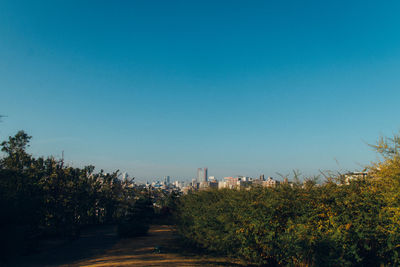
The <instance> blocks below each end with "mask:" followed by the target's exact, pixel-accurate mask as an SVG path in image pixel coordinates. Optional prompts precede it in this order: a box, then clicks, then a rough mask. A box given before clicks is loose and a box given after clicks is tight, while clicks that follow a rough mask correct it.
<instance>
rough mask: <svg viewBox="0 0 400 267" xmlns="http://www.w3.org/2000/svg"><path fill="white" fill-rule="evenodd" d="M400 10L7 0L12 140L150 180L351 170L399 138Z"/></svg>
mask: <svg viewBox="0 0 400 267" xmlns="http://www.w3.org/2000/svg"><path fill="white" fill-rule="evenodd" d="M399 12H400V3H398V2H396V1H389V2H387V4H385V5H382V4H378V3H376V2H374V1H354V2H351V3H349V2H344V1H335V2H330V3H325V2H324V3H322V2H320V1H311V2H309V3H307V4H306V3H300V2H298V1H289V2H285V4H283V3H280V2H263V1H255V2H249V3H243V2H241V3H240V4H239V2H236V1H218V2H217V3H214V2H213V1H201V3H200V2H191V1H190V2H181V1H168V2H165V1H155V3H150V2H142V1H129V2H118V3H112V4H111V3H109V2H106V1H96V3H94V2H90V1H79V2H78V1H67V2H62V3H53V2H48V1H47V2H46V1H35V2H32V1H1V3H0V36H2V42H0V58H1V59H2V60H0V81H1V84H0V92H1V98H0V115H5V116H6V117H4V118H2V122H0V139H1V140H2V141H3V140H5V139H6V138H7V137H8V136H13V135H14V134H16V133H17V131H18V130H25V131H26V132H27V133H28V134H29V135H32V136H33V138H32V140H31V146H30V147H29V149H28V151H29V152H30V153H32V154H33V155H35V156H54V157H56V158H61V154H62V151H64V155H65V156H64V158H65V162H66V163H67V164H70V165H72V166H76V167H82V166H85V165H94V166H96V170H100V169H104V170H105V171H107V172H113V171H115V170H118V169H119V170H121V171H123V172H127V173H129V175H130V177H136V179H137V180H139V181H146V180H150V179H152V178H154V177H160V178H162V177H164V176H166V175H169V176H170V177H184V178H186V179H191V178H196V177H197V175H196V169H197V168H198V167H200V166H207V167H208V168H209V169H210V170H212V171H211V174H212V175H213V176H216V177H223V176H224V175H247V176H252V177H258V176H259V175H260V174H261V173H264V174H265V175H266V176H273V177H277V175H276V173H281V174H283V175H286V174H288V173H291V171H292V170H300V171H301V172H302V173H304V175H310V176H311V175H316V174H319V171H320V170H332V171H341V172H346V171H355V170H362V169H363V168H364V166H365V165H368V164H369V163H370V162H371V161H374V160H375V159H376V157H377V156H376V153H375V152H374V151H373V149H371V148H370V147H369V146H368V144H374V143H375V142H376V140H377V139H378V137H379V136H391V135H392V133H396V132H398V131H399V130H400V127H399V126H400V119H399V118H398V116H397V114H400V107H399V105H398V99H399V98H400V90H399V89H398V84H399V83H400V76H399V75H398V70H399V68H400V38H399V37H398V34H397V32H398V28H399V26H400V20H399V19H398V14H399Z"/></svg>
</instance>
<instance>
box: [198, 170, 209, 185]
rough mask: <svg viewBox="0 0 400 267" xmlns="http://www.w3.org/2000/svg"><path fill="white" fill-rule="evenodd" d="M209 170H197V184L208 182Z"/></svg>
mask: <svg viewBox="0 0 400 267" xmlns="http://www.w3.org/2000/svg"><path fill="white" fill-rule="evenodd" d="M207 177H208V168H198V169H197V182H199V183H200V182H207V180H208V179H207Z"/></svg>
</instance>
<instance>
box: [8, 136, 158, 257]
mask: <svg viewBox="0 0 400 267" xmlns="http://www.w3.org/2000/svg"><path fill="white" fill-rule="evenodd" d="M30 139H31V136H29V135H28V134H26V133H25V132H23V131H20V132H18V133H17V134H16V135H15V136H14V137H9V139H8V140H7V141H4V142H2V143H1V147H2V151H3V152H4V157H3V158H2V159H1V160H0V214H1V220H0V235H1V237H2V245H3V246H4V248H3V249H2V250H1V254H0V256H2V258H4V257H5V256H12V255H15V254H21V253H26V252H28V251H30V250H32V249H33V248H34V247H35V242H36V240H38V239H39V238H41V237H46V236H47V237H48V236H55V237H63V238H76V237H78V236H79V231H80V229H81V228H82V227H86V226H89V225H95V224H107V223H120V224H123V223H125V224H126V223H128V222H132V221H134V218H135V217H136V216H137V217H140V218H141V219H140V221H139V223H136V224H134V225H131V226H130V227H131V228H132V227H134V228H135V227H137V228H140V231H138V232H140V233H142V234H143V233H145V232H146V231H147V229H148V226H144V225H142V224H144V223H146V224H147V223H148V222H149V219H150V217H151V214H152V212H153V206H152V204H151V202H149V200H148V199H146V198H148V197H147V196H148V194H147V193H146V192H140V191H138V190H136V189H134V188H133V187H132V181H121V180H120V179H118V176H119V174H118V171H116V172H114V173H111V174H108V173H104V172H103V171H100V172H98V173H95V172H94V167H93V166H87V167H85V168H73V167H69V166H65V165H64V162H63V160H57V159H55V158H53V157H49V158H43V157H40V158H34V157H33V156H32V155H30V154H28V153H27V152H26V148H27V147H28V145H29V140H30ZM143 203H145V205H144V206H143ZM144 213H146V216H143V214H144ZM143 218H145V220H144V219H143Z"/></svg>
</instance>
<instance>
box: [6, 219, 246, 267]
mask: <svg viewBox="0 0 400 267" xmlns="http://www.w3.org/2000/svg"><path fill="white" fill-rule="evenodd" d="M7 266H243V265H242V264H240V263H239V262H237V261H234V260H231V259H229V258H225V257H218V256H210V255H205V254H195V253H190V251H189V250H184V249H183V250H182V248H181V247H180V246H179V243H178V242H177V237H176V235H175V231H174V228H173V227H172V226H166V225H153V226H152V227H151V228H150V231H149V233H148V234H147V235H146V236H142V237H135V238H126V239H119V238H118V236H117V233H116V227H115V226H99V227H96V228H93V229H91V230H87V231H86V232H84V233H82V235H81V237H80V238H79V239H77V240H74V241H69V242H66V243H64V244H62V245H58V246H55V247H52V248H51V249H48V250H46V251H45V252H42V253H39V254H36V255H31V256H29V257H25V258H22V259H20V260H19V261H16V262H14V263H12V264H10V265H7Z"/></svg>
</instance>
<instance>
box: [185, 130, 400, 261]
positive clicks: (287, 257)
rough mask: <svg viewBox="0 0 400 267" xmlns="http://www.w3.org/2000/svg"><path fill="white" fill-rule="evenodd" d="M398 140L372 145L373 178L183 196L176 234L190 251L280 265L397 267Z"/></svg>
mask: <svg viewBox="0 0 400 267" xmlns="http://www.w3.org/2000/svg"><path fill="white" fill-rule="evenodd" d="M399 147H400V139H399V138H397V139H396V138H393V139H388V140H385V141H384V142H381V143H378V145H377V146H376V148H377V149H378V151H379V152H384V157H383V159H382V161H381V162H379V163H376V164H374V165H373V166H371V167H370V173H371V174H372V177H368V178H365V179H358V180H353V181H351V182H350V183H349V184H343V183H342V184H341V183H338V182H337V181H333V180H329V181H327V182H326V183H324V184H323V185H316V184H315V183H309V182H308V183H304V184H296V183H295V184H292V185H290V184H283V185H280V186H278V187H276V188H253V189H251V190H215V191H201V192H197V193H192V194H188V195H186V196H184V197H183V198H181V202H180V205H179V211H178V217H179V219H178V229H179V232H180V234H181V235H182V236H183V237H184V239H185V240H186V241H187V242H189V243H191V244H192V245H194V246H197V247H200V248H203V249H207V250H209V251H214V252H217V253H221V254H225V255H231V256H235V257H240V258H242V259H243V260H245V261H246V262H248V263H253V264H258V265H271V266H274V265H283V266H381V265H382V264H384V265H386V266H398V265H400V216H399V215H400V171H399V170H400V157H399V149H398V148H399Z"/></svg>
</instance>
